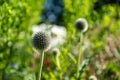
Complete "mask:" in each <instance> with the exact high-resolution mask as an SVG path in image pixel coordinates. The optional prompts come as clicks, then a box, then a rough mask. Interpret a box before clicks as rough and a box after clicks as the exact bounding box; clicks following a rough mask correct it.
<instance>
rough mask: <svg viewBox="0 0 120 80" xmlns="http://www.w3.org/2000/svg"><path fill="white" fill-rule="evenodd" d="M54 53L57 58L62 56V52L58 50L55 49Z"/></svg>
mask: <svg viewBox="0 0 120 80" xmlns="http://www.w3.org/2000/svg"><path fill="white" fill-rule="evenodd" d="M52 53H53V55H54V56H56V57H58V56H60V50H59V49H58V48H53V50H52Z"/></svg>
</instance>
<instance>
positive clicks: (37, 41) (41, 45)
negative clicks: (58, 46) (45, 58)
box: [32, 31, 50, 51]
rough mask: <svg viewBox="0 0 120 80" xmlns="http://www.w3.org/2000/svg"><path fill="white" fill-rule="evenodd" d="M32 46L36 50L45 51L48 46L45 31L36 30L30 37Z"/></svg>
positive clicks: (48, 38) (48, 40) (48, 42)
mask: <svg viewBox="0 0 120 80" xmlns="http://www.w3.org/2000/svg"><path fill="white" fill-rule="evenodd" d="M32 42H33V46H34V47H35V48H36V49H38V50H44V51H46V50H47V49H48V48H49V44H50V37H49V36H48V34H47V33H46V32H42V31H39V32H36V33H35V34H33V38H32Z"/></svg>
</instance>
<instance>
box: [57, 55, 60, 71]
mask: <svg viewBox="0 0 120 80" xmlns="http://www.w3.org/2000/svg"><path fill="white" fill-rule="evenodd" d="M56 62H57V67H58V69H59V70H61V66H60V61H59V56H56Z"/></svg>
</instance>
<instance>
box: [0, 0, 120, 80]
mask: <svg viewBox="0 0 120 80" xmlns="http://www.w3.org/2000/svg"><path fill="white" fill-rule="evenodd" d="M96 1H97V0H92V1H90V0H64V7H65V11H64V14H63V22H64V25H65V27H66V29H67V39H66V41H65V43H64V44H63V45H60V46H59V49H60V53H61V54H60V63H61V68H62V70H60V71H59V69H58V68H57V66H56V62H55V57H54V55H50V54H49V51H48V52H47V54H45V60H44V61H45V62H44V65H43V72H42V75H43V76H42V80H76V79H75V74H76V60H77V54H74V53H76V52H74V49H75V51H77V49H76V45H77V44H78V42H79V37H78V36H79V32H77V31H76V28H75V26H74V22H75V21H76V19H78V18H81V17H82V18H85V19H86V20H87V21H88V23H89V29H88V31H87V32H86V33H85V34H84V42H83V46H82V49H83V55H82V57H83V66H82V70H81V80H89V78H90V77H91V76H92V75H94V77H96V78H97V79H98V80H120V53H119V52H120V36H119V35H120V6H118V5H117V4H112V5H104V6H103V7H102V8H101V9H99V10H97V11H96V10H94V3H95V2H96ZM44 2H45V0H0V80H34V79H35V74H36V71H37V66H38V62H39V59H38V57H36V55H35V51H34V50H33V46H32V43H31V39H32V26H33V25H36V24H38V23H39V22H40V15H41V13H42V10H43V9H44ZM91 56H92V57H91ZM3 78H4V79H3Z"/></svg>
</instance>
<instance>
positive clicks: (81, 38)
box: [77, 32, 83, 78]
mask: <svg viewBox="0 0 120 80" xmlns="http://www.w3.org/2000/svg"><path fill="white" fill-rule="evenodd" d="M82 41H83V33H82V32H81V33H80V42H79V44H78V48H79V50H78V51H79V53H78V62H77V78H79V76H80V73H79V68H80V64H81V58H82Z"/></svg>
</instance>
